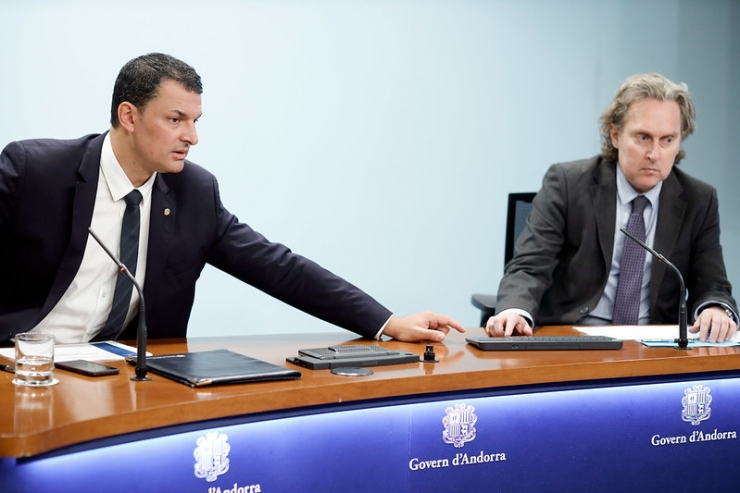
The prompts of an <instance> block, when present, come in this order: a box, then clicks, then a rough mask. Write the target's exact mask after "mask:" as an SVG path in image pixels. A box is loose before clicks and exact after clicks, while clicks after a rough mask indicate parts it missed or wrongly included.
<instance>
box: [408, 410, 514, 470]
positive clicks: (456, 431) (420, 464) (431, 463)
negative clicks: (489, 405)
mask: <svg viewBox="0 0 740 493" xmlns="http://www.w3.org/2000/svg"><path fill="white" fill-rule="evenodd" d="M477 422H478V416H477V415H476V414H475V408H474V407H473V406H468V405H465V404H464V403H463V404H455V406H454V407H448V408H447V409H445V416H444V418H442V424H443V425H444V431H443V432H442V441H443V442H444V443H447V444H450V445H453V446H454V447H455V448H456V449H461V448H463V447H464V446H465V444H466V443H469V442H472V441H473V440H475V437H476V433H477V431H476V428H475V424H476V423H477ZM505 460H506V454H504V453H501V452H499V453H494V454H491V453H486V452H485V451H483V450H481V451H479V452H471V453H470V454H468V453H467V452H457V453H456V454H455V455H454V456H452V457H442V458H436V459H424V458H419V457H413V458H412V459H411V460H409V469H410V470H412V471H421V470H425V469H438V468H443V467H450V466H452V467H456V466H467V465H476V464H490V463H492V462H502V461H505Z"/></svg>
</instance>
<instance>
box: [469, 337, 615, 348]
mask: <svg viewBox="0 0 740 493" xmlns="http://www.w3.org/2000/svg"><path fill="white" fill-rule="evenodd" d="M466 341H468V343H470V344H472V345H473V346H475V347H477V348H478V349H482V350H483V351H532V350H547V351H563V350H571V349H621V347H622V341H621V340H619V339H615V338H613V337H606V336H509V337H468V338H467V339H466Z"/></svg>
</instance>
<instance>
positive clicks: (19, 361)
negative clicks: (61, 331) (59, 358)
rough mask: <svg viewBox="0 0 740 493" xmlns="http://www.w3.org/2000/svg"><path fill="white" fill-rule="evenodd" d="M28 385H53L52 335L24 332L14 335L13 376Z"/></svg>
mask: <svg viewBox="0 0 740 493" xmlns="http://www.w3.org/2000/svg"><path fill="white" fill-rule="evenodd" d="M13 383H14V384H16V385H25V386H28V387H41V386H44V385H54V384H55V383H57V380H55V379H54V336H53V335H51V334H35V333H31V334H29V333H25V334H18V335H16V336H15V378H14V379H13Z"/></svg>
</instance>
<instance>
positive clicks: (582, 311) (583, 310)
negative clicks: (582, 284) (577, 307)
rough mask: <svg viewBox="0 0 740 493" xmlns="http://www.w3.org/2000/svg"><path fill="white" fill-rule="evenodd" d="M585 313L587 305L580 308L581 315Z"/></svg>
mask: <svg viewBox="0 0 740 493" xmlns="http://www.w3.org/2000/svg"><path fill="white" fill-rule="evenodd" d="M587 313H588V307H587V306H584V307H583V308H581V315H585V314H587Z"/></svg>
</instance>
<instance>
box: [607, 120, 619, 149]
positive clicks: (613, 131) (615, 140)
mask: <svg viewBox="0 0 740 493" xmlns="http://www.w3.org/2000/svg"><path fill="white" fill-rule="evenodd" d="M609 136H610V137H611V138H612V145H613V146H614V148H615V149H619V129H617V126H616V125H614V124H613V123H610V124H609Z"/></svg>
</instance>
